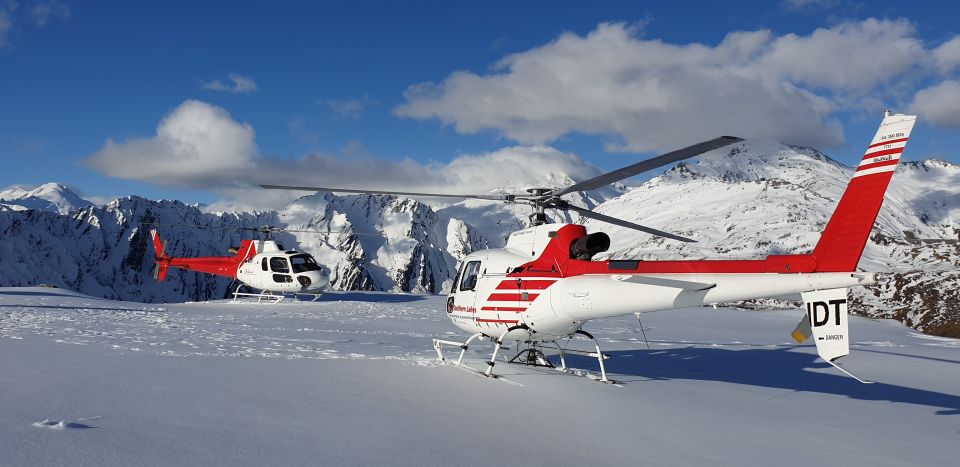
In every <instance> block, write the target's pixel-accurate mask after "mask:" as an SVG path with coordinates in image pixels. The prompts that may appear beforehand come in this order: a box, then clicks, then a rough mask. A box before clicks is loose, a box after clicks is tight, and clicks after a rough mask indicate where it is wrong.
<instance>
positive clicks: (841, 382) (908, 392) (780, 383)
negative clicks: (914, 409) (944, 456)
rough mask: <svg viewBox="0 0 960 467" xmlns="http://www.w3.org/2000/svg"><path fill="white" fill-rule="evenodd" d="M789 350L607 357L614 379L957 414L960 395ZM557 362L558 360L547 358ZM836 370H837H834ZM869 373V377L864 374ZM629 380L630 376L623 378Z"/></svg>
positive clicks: (577, 364) (572, 359) (585, 363)
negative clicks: (770, 391) (719, 385)
mask: <svg viewBox="0 0 960 467" xmlns="http://www.w3.org/2000/svg"><path fill="white" fill-rule="evenodd" d="M789 350H790V348H789V347H788V348H778V349H747V350H727V349H721V348H702V347H685V348H676V349H664V350H643V349H637V350H615V351H606V352H604V353H605V354H607V355H610V357H611V358H610V359H609V360H607V361H606V367H607V372H608V373H610V374H611V375H614V376H613V377H614V379H620V380H624V379H626V378H624V376H628V377H629V376H637V377H640V378H642V379H640V380H634V381H635V382H636V381H641V382H642V381H651V380H673V379H686V380H699V381H719V382H725V383H733V384H745V385H750V386H757V387H768V388H776V389H787V390H794V391H798V392H809V393H821V394H835V395H838V396H847V397H850V398H852V399H860V400H868V401H888V402H899V403H904V404H914V405H923V406H929V407H935V408H940V409H943V410H939V411H937V414H938V415H960V396H958V395H954V394H946V393H941V392H934V391H927V390H924V389H916V388H910V387H906V386H897V385H894V384H886V383H882V382H876V383H874V384H862V383H859V382H857V381H855V380H853V379H852V378H849V377H847V376H845V375H841V374H839V373H836V374H833V373H820V372H812V371H804V369H805V368H830V366H829V365H828V364H826V363H823V362H820V361H818V360H817V357H816V356H814V355H810V354H806V353H800V352H790V351H789ZM550 360H551V361H553V362H558V361H559V358H557V357H556V356H551V357H550ZM567 364H568V365H570V366H572V367H574V368H587V369H593V368H595V367H596V365H597V361H596V359H595V358H592V357H586V356H582V355H568V356H567ZM832 371H836V370H832ZM864 376H867V377H869V375H864ZM626 380H627V382H629V381H630V380H629V379H626Z"/></svg>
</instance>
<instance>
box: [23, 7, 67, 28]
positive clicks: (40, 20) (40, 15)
mask: <svg viewBox="0 0 960 467" xmlns="http://www.w3.org/2000/svg"><path fill="white" fill-rule="evenodd" d="M30 17H31V18H33V24H34V25H35V26H36V27H38V28H42V27H44V26H46V25H47V24H48V23H49V22H50V20H51V19H66V18H69V17H70V7H69V6H67V5H66V4H65V3H63V2H59V1H56V0H50V1H45V2H40V3H37V4H36V5H34V6H33V8H31V9H30Z"/></svg>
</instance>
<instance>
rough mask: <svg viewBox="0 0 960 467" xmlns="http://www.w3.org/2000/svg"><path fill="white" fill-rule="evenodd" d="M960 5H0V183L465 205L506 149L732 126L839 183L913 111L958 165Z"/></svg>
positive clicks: (935, 145) (672, 135)
mask: <svg viewBox="0 0 960 467" xmlns="http://www.w3.org/2000/svg"><path fill="white" fill-rule="evenodd" d="M597 3H599V5H598V4H597ZM956 10H957V7H956V6H952V5H949V4H941V3H940V2H910V3H907V2H894V1H891V2H847V1H843V0H819V1H803V0H794V1H788V2H781V3H778V2H703V3H702V4H694V5H683V4H680V2H593V3H591V4H587V3H584V2H569V3H567V2H419V3H407V2H359V1H358V2H337V3H333V4H325V3H321V2H303V3H293V2H291V3H289V4H288V3H284V4H282V5H281V4H276V3H271V2H231V3H230V4H222V3H215V2H155V3H147V2H64V1H28V0H18V1H16V2H12V1H10V0H0V157H2V158H3V160H4V162H5V163H4V166H5V168H6V170H4V171H3V172H2V173H0V188H2V187H4V186H8V185H12V184H39V183H44V182H48V181H59V182H63V183H66V184H68V185H71V186H74V187H76V188H78V189H79V190H80V191H81V192H82V193H83V194H86V195H90V196H99V197H112V196H117V195H127V194H138V195H143V196H148V197H152V198H161V197H166V198H172V197H175V198H180V199H183V200H184V201H188V202H213V201H215V200H218V199H221V198H222V197H224V196H229V193H230V191H229V190H230V189H231V186H232V181H234V180H237V181H240V182H247V183H249V182H250V181H258V180H261V179H258V178H257V177H256V176H254V175H256V174H262V176H263V177H266V178H267V179H265V180H262V181H264V182H270V181H275V180H277V181H286V182H297V181H306V182H309V181H316V183H322V182H326V183H330V182H331V181H335V182H340V184H351V183H354V182H355V183H356V184H360V185H364V184H368V185H369V184H375V183H376V182H377V177H376V176H372V175H369V174H368V173H369V172H370V171H371V170H375V168H378V167H379V168H382V169H383V170H384V171H389V172H391V173H390V174H387V173H384V174H382V176H383V177H384V178H385V179H387V184H388V185H391V186H407V185H410V184H416V185H418V186H420V185H425V186H428V187H432V188H437V187H439V186H442V185H444V184H449V183H453V184H459V183H460V182H462V184H463V186H465V187H469V188H471V189H482V188H483V185H484V183H492V181H491V180H489V178H490V177H487V178H483V177H481V176H480V172H479V171H477V170H475V169H469V170H470V174H471V175H476V177H474V178H475V179H470V181H469V182H468V181H466V180H465V177H467V176H466V175H463V173H464V171H465V170H468V169H467V168H470V167H474V168H475V167H478V166H482V165H484V161H487V160H488V159H484V157H486V156H489V155H491V154H500V155H503V152H504V151H508V150H509V149H508V148H517V149H515V150H512V151H513V152H511V153H510V154H509V157H512V158H513V159H509V160H515V161H524V160H529V161H531V162H532V163H549V161H550V157H551V154H552V153H549V152H546V153H545V152H544V150H543V148H544V147H547V148H549V149H550V150H551V151H555V152H556V153H557V154H558V155H557V157H559V158H561V159H562V160H563V164H566V165H564V167H568V168H569V171H573V172H576V171H578V170H579V171H581V172H584V171H587V172H589V169H585V168H584V165H583V164H581V163H580V159H582V160H584V161H586V163H587V164H590V165H592V166H595V167H598V168H600V169H614V168H617V167H619V166H623V165H626V164H629V163H632V162H635V161H636V160H638V159H641V158H646V157H648V156H649V155H651V154H653V153H655V152H656V151H660V150H669V149H671V148H673V147H677V146H678V145H683V144H682V143H681V142H687V143H688V144H689V143H693V142H696V141H697V140H698V139H703V138H704V137H708V136H714V135H719V134H722V133H726V131H725V130H731V131H733V130H736V131H738V133H739V134H738V135H742V136H746V137H758V138H769V139H781V140H785V141H786V142H790V143H796V144H810V145H813V146H817V147H819V148H820V149H822V150H824V151H825V152H827V153H828V154H830V155H831V156H833V157H835V158H837V159H839V160H840V161H841V162H844V163H847V164H851V163H853V162H854V161H855V160H857V159H858V157H859V155H860V154H861V153H862V151H863V148H864V147H865V146H866V143H867V140H868V139H869V138H870V136H872V133H873V132H874V131H875V129H876V125H877V123H878V121H879V117H880V113H879V111H880V110H882V108H884V107H893V108H896V109H897V110H918V111H919V110H924V111H925V112H920V113H921V116H920V122H921V123H920V125H918V127H917V129H916V130H915V132H914V138H913V139H912V140H911V143H910V146H909V148H908V150H907V153H908V154H906V155H905V157H906V158H907V159H911V160H917V159H923V158H927V157H938V158H944V159H947V160H951V161H953V162H957V161H960V156H958V152H957V151H956V149H955V148H956V147H957V145H958V144H960V136H958V131H957V129H958V127H960V118H958V117H955V116H954V115H956V114H958V113H960V82H958V81H957V77H958V73H957V66H958V65H960V40H957V41H955V42H951V41H952V40H954V38H955V37H956V34H957V33H958V31H957V27H956V26H955V21H953V19H954V18H956V17H957V14H958V12H957V11H956ZM817 31H820V32H819V33H818V32H817ZM878 31H879V32H878ZM885 31H890V32H889V42H888V41H887V39H888V36H887V35H886V34H887V33H886V32H885ZM731 34H733V39H731ZM696 43H699V44H702V45H703V50H700V49H698V48H697V47H696V46H691V45H690V44H696ZM894 49H895V50H894ZM742 50H747V51H746V52H742V53H741V52H740V51H742ZM618 53H619V54H622V55H617V54H618ZM743 54H746V55H744V56H741V55H743ZM884 60H887V61H886V62H884ZM738 61H739V62H738ZM860 61H863V62H864V63H860ZM611 62H613V63H612V64H611ZM741 62H742V63H741ZM622 63H623V64H622ZM876 63H880V64H881V65H882V66H880V67H879V69H878V68H877V67H876V66H874V65H875V64H876ZM648 64H649V66H648ZM820 67H822V69H820ZM595 70H600V71H595ZM604 70H610V72H606V71H604ZM691 70H692V71H691ZM739 70H743V73H742V75H743V76H741V73H740V72H739ZM886 70H889V72H887V71H886ZM715 71H716V73H715ZM461 72H462V73H461ZM592 73H595V74H592ZM231 76H233V77H234V78H236V80H237V81H236V82H235V81H234V80H233V79H232V78H231ZM711 76H713V77H714V78H710V77H711ZM608 79H609V82H608V81H607V80H608ZM237 83H239V85H238V84H237ZM419 83H432V84H429V85H421V86H419V87H417V85H418V84H419ZM671 86H673V87H671ZM679 86H684V87H679ZM757 87H763V89H765V90H764V91H762V92H755V91H754V90H755V89H757ZM687 89H689V90H690V93H686V92H684V91H685V90H687ZM784 89H786V91H784ZM925 91H926V94H925V95H924V94H923V93H924V92H925ZM604 92H608V93H610V94H602V93H604ZM664 96H667V97H664ZM671 96H673V97H671ZM718 96H719V97H718ZM671 99H676V100H671ZM725 99H729V100H725ZM690 101H693V102H694V103H695V104H696V103H697V102H700V103H702V105H703V107H704V108H703V109H702V110H703V112H701V111H700V110H701V109H696V108H695V107H694V106H693V105H691V103H690ZM594 102H597V104H596V106H594V104H593V103H594ZM794 102H796V105H794ZM188 103H193V105H188ZM741 104H742V105H741ZM684 106H685V107H684ZM711 106H712V107H711ZM684 108H685V109H686V110H682V109H684ZM675 109H681V110H677V111H675V112H674V110H675ZM793 110H795V111H796V113H797V115H793V116H787V115H786V114H790V113H791V112H792V111H793ZM684 111H686V112H690V113H689V114H684V113H683V112H684ZM806 113H809V114H810V116H809V118H808V117H805V116H804V114H806ZM727 115H729V118H727V117H726V116H727ZM699 116H704V117H703V118H702V119H698V117H699ZM717 116H719V117H717ZM928 116H933V118H928ZM166 117H171V118H170V119H169V120H170V122H169V123H170V126H171V127H173V128H175V129H176V130H171V131H174V133H175V136H173V137H172V138H174V140H175V141H178V142H181V143H182V142H183V141H187V143H184V144H187V145H188V146H191V147H193V146H194V144H193V143H192V142H190V141H192V140H184V139H183V138H186V137H184V136H183V135H184V134H185V133H184V132H186V133H189V134H190V135H192V136H189V137H198V138H206V137H204V136H197V135H196V134H195V133H196V132H195V131H193V130H190V128H192V127H190V125H191V124H192V122H201V123H198V124H197V125H198V126H197V128H200V130H197V131H202V129H203V128H213V129H214V131H213V134H214V135H215V136H213V137H210V138H206V139H204V141H207V139H209V140H210V141H207V143H209V144H210V146H209V147H210V148H213V150H212V152H208V151H202V152H203V153H202V154H193V155H192V156H191V155H184V154H183V153H181V152H177V153H175V154H172V153H170V152H171V151H174V150H172V149H171V147H172V146H171V143H170V142H169V141H168V140H169V138H168V140H164V138H163V137H162V136H158V135H157V131H158V126H159V125H162V123H161V122H162V121H163V120H164V119H165V118H166ZM174 120H176V121H175V122H174ZM185 128H186V129H185ZM714 128H716V129H715V130H714ZM245 129H248V130H249V131H246V130H245ZM645 132H646V133H645ZM744 133H746V134H744ZM220 138H227V139H229V140H223V139H220ZM108 139H109V140H112V141H113V145H112V146H111V145H108V144H107V141H108ZM160 140H163V141H160ZM236 140H239V141H236ZM207 143H203V144H207ZM177 144H179V143H177ZM203 144H201V143H197V144H196V147H198V148H201V149H202V148H204V147H207V146H203ZM220 148H229V149H230V153H229V154H228V153H227V152H223V154H220V153H218V152H217V151H219V150H221V149H220ZM530 148H540V149H539V150H533V149H530ZM224 151H225V150H224ZM174 152H176V151H174ZM211 153H212V155H211ZM532 153H535V154H533V155H531V154H532ZM236 154H244V156H242V157H234V156H235V155H236ZM310 154H312V155H315V156H317V157H315V158H313V159H311V160H306V159H307V156H308V155H310ZM471 156H476V157H475V158H474V159H470V160H469V161H465V160H464V159H463V158H464V157H471ZM139 157H143V158H146V160H140V159H138V158H139ZM178 157H182V158H178ZM190 157H197V158H201V159H203V160H201V161H200V162H198V163H197V164H196V165H195V166H193V165H192V164H191V163H189V162H186V161H189V160H191V159H190ZM524 157H528V159H524ZM117 161H125V162H129V167H127V168H126V169H124V168H122V167H120V166H122V165H123V164H119V163H115V162H117ZM358 161H359V162H358ZM466 162H470V163H471V164H473V165H470V164H467V163H466ZM170 165H176V166H177V167H175V168H170V167H169V166H170ZM221 165H222V166H223V169H224V170H218V167H220V166H221ZM487 165H489V164H487ZM114 166H116V167H120V168H111V167H114ZM343 167H348V168H347V169H343V171H338V170H339V169H341V168H343ZM464 167H467V168H464ZM310 171H313V172H310ZM458 171H459V172H458ZM285 172H294V173H299V174H300V175H301V178H297V177H288V179H286V180H279V179H281V178H284V177H286V175H284V173H285ZM395 172H400V173H402V174H405V175H393V173H395ZM201 173H202V174H201ZM198 174H200V175H198ZM305 174H306V175H305ZM458 174H459V175H458ZM201 175H202V176H201ZM365 175H366V176H365ZM491 176H494V175H491ZM352 177H355V179H353V178H352ZM405 177H407V178H405ZM423 177H432V178H435V179H436V180H434V182H430V183H426V182H422V180H421V181H417V180H418V178H423ZM454 189H456V188H454Z"/></svg>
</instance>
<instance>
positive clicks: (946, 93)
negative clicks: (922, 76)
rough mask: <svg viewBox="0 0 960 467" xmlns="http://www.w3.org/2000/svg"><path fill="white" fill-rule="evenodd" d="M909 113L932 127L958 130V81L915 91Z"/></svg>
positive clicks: (959, 99) (959, 119) (959, 116)
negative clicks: (913, 113) (931, 124)
mask: <svg viewBox="0 0 960 467" xmlns="http://www.w3.org/2000/svg"><path fill="white" fill-rule="evenodd" d="M910 111H911V112H916V113H917V114H918V115H920V118H922V119H923V120H924V121H928V122H930V123H933V124H934V125H937V126H941V127H947V128H960V81H957V80H949V81H944V82H942V83H940V84H936V85H934V86H930V87H928V88H926V89H922V90H920V91H917V94H916V96H915V97H914V99H913V103H912V104H910Z"/></svg>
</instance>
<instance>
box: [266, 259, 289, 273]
mask: <svg viewBox="0 0 960 467" xmlns="http://www.w3.org/2000/svg"><path fill="white" fill-rule="evenodd" d="M280 263H282V265H281V264H280ZM278 265H280V267H277V266H278ZM270 271H271V272H275V273H277V274H290V262H289V261H287V257H286V256H273V257H271V258H270Z"/></svg>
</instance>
